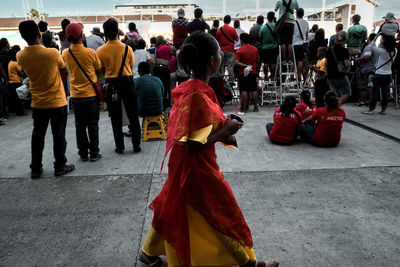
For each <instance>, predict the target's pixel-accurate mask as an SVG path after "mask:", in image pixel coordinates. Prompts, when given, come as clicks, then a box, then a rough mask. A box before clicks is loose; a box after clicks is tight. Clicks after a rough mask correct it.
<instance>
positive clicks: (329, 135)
mask: <svg viewBox="0 0 400 267" xmlns="http://www.w3.org/2000/svg"><path fill="white" fill-rule="evenodd" d="M312 118H313V119H314V120H316V121H317V126H316V127H315V131H314V141H315V143H317V145H320V146H326V147H331V146H337V145H338V144H339V142H340V137H341V132H342V125H343V122H344V120H345V119H346V113H345V112H344V110H343V109H342V108H337V109H333V110H328V108H327V107H324V108H319V109H317V110H316V111H315V112H314V113H313V114H312Z"/></svg>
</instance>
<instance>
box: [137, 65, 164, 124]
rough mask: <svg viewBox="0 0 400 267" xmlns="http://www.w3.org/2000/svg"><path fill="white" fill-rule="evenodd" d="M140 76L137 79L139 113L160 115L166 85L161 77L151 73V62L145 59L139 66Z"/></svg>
mask: <svg viewBox="0 0 400 267" xmlns="http://www.w3.org/2000/svg"><path fill="white" fill-rule="evenodd" d="M138 71H139V75H140V77H139V78H137V79H135V89H136V94H137V103H138V113H139V116H141V117H149V116H158V115H161V113H162V112H163V91H164V86H163V83H162V81H161V80H160V78H158V77H155V76H152V75H151V74H150V64H149V63H148V62H146V61H143V62H141V63H140V64H139V66H138Z"/></svg>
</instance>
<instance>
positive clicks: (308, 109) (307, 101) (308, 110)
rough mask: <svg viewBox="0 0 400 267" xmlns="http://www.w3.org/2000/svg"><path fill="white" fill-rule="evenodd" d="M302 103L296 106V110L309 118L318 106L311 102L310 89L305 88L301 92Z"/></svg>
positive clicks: (305, 117)
mask: <svg viewBox="0 0 400 267" xmlns="http://www.w3.org/2000/svg"><path fill="white" fill-rule="evenodd" d="M300 101H301V103H300V104H298V105H297V106H296V110H297V111H299V112H300V114H301V117H302V118H303V120H304V119H307V118H308V117H310V116H311V115H312V114H313V112H314V111H315V110H317V107H316V106H315V105H314V104H313V103H312V102H311V93H310V91H308V90H303V91H302V92H301V93H300Z"/></svg>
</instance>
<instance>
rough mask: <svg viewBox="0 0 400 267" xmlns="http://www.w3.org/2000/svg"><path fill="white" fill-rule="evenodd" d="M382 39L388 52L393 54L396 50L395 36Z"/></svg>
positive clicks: (385, 36)
mask: <svg viewBox="0 0 400 267" xmlns="http://www.w3.org/2000/svg"><path fill="white" fill-rule="evenodd" d="M382 39H383V43H382V45H383V47H384V48H385V49H386V51H388V52H390V53H391V52H394V51H395V50H396V39H395V38H394V36H393V35H382Z"/></svg>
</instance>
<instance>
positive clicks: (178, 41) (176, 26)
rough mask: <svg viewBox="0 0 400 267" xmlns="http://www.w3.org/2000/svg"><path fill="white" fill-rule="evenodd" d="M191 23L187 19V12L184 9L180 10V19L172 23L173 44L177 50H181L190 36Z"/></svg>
mask: <svg viewBox="0 0 400 267" xmlns="http://www.w3.org/2000/svg"><path fill="white" fill-rule="evenodd" d="M188 24H189V21H187V20H186V19H185V10H183V9H182V8H180V9H178V19H175V20H173V21H172V31H173V33H174V35H173V37H172V42H173V44H174V46H175V48H176V49H179V48H180V47H181V45H182V44H183V42H184V41H185V39H186V37H187V36H188V33H189V30H188Z"/></svg>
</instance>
